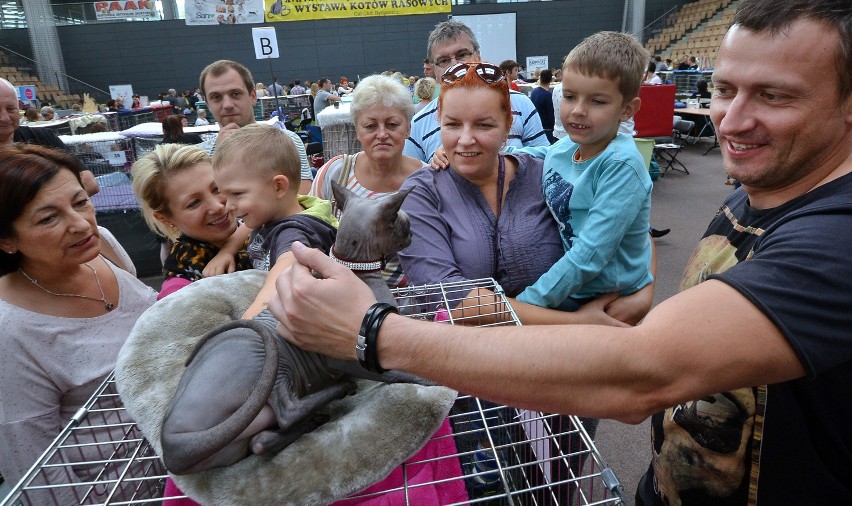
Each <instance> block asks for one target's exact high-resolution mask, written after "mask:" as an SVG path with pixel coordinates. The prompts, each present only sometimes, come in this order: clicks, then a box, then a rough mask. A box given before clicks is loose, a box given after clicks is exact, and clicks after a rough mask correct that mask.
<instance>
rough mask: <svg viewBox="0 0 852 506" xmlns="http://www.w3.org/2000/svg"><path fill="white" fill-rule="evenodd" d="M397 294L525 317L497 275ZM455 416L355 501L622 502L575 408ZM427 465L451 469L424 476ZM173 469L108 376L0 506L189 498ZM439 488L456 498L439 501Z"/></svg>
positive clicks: (451, 311) (449, 308)
mask: <svg viewBox="0 0 852 506" xmlns="http://www.w3.org/2000/svg"><path fill="white" fill-rule="evenodd" d="M395 296H396V298H397V302H398V304H399V307H400V312H401V313H402V314H405V315H407V316H409V317H411V318H417V319H423V320H429V321H436V320H437V321H438V322H443V323H436V324H454V325H475V326H484V325H489V326H493V325H519V324H520V322H519V321H518V319H517V317H516V315H515V313H514V311H513V310H512V308H511V306H510V305H509V303H508V301H507V300H506V298H505V296H504V295H503V292H502V289H501V288H500V286H499V285H498V284H496V283H495V282H494V281H493V280H491V279H483V280H475V281H468V282H460V283H445V284H434V285H425V286H417V287H409V288H403V289H399V290H396V291H395ZM461 306H464V309H460V308H461ZM448 422H449V427H450V428H451V430H447V431H443V432H442V430H439V431H438V432H437V433H436V434H435V435H434V436H433V438H432V439H431V440H430V443H438V444H440V445H441V446H442V448H444V449H447V448H449V449H450V451H442V452H440V453H439V454H431V455H429V456H428V457H425V458H423V459H420V460H416V459H409V461H407V462H406V463H405V464H403V465H402V466H401V468H400V469H401V476H402V477H403V478H402V480H401V485H398V486H397V485H388V486H387V487H383V486H380V485H381V484H384V483H385V482H384V481H383V482H380V485H377V486H374V487H371V488H369V489H367V490H366V491H363V492H361V493H359V494H355V495H353V496H351V497H350V498H349V499H348V500H347V501H349V503H352V504H357V503H358V502H359V501H363V500H367V499H371V498H374V497H378V496H383V497H384V499H385V501H386V502H385V503H383V504H394V505H396V504H399V505H403V504H405V505H409V504H411V505H422V504H428V505H432V504H488V505H568V504H571V505H599V504H621V492H622V490H621V485H620V484H619V482H618V480H617V479H616V477H615V474H614V473H613V472H612V470H611V469H610V468H609V467H607V465H606V462H605V461H604V459H603V457H602V456H601V455H600V453H599V452H598V450H597V448H596V447H595V444H594V441H592V438H590V437H589V434H588V433H587V432H586V430H585V428H584V427H583V424H582V423H581V422H580V420H578V419H577V418H576V417H573V416H562V415H555V414H545V413H538V412H534V411H527V410H520V409H516V408H511V407H506V406H499V405H496V404H493V403H489V402H486V401H483V400H480V399H477V398H474V397H469V396H465V395H460V396H459V398H458V400H457V401H456V403H455V405H454V407H453V409H452V410H451V412H450V414H449V416H448ZM418 455H419V454H418ZM426 466H432V467H434V468H441V469H443V470H445V471H446V470H448V469H449V470H451V471H448V472H443V473H440V474H438V473H436V474H431V475H429V476H430V479H428V480H425V481H424V480H421V479H418V476H422V473H420V470H421V469H422V468H424V467H426ZM395 472H397V471H395ZM166 477H167V473H166V471H165V469H164V467H163V465H162V463H161V461H160V460H159V458H158V457H157V456H156V455H155V454H154V452H153V450H152V448H151V446H150V445H149V444H148V443H147V441H146V440H145V439H144V438H143V437H142V435H141V434H140V433H139V431H138V429H137V428H136V425H135V424H134V423H133V422H132V420H130V419H129V416H128V415H127V413H126V411H125V410H124V407H123V403H122V402H121V399H120V398H119V397H118V395H117V394H116V390H115V384H114V382H113V380H112V378H111V377H110V378H109V379H107V381H106V382H105V383H104V384H103V385H102V386H101V387H100V388H99V389H98V391H97V392H95V394H94V395H93V397H92V399H91V400H90V401H89V402H88V403H87V405H86V406H84V407H83V408H81V410H80V411H79V412H78V414H77V416H75V417H74V419H73V420H72V421H71V423H70V424H69V425H68V427H66V429H65V430H63V432H62V433H61V434H60V435H59V436H58V437H57V439H56V441H55V442H54V443H53V444H52V445H51V447H50V448H49V449H48V450H47V451H46V452H45V453H44V454H43V455H42V456H41V457H40V458H39V460H38V461H37V462H36V463H35V464H34V465H33V467H32V468H31V469H30V471H29V472H28V473H27V474H26V475H25V476H24V478H23V479H22V480H21V481H20V482H19V483H18V484H17V485H16V486H15V488H14V489H13V491H12V493H11V494H10V495H9V496H7V497H6V498H5V499H4V500H3V501H2V503H0V506H6V505H14V504H18V503H19V502H20V504H25V505H28V504H36V505H52V504H61V505H69V504H104V505H106V504H109V505H124V504H149V503H159V502H160V501H162V503H163V504H166V505H167V504H169V502H171V501H170V500H171V499H181V498H182V497H172V498H169V499H165V500H164V499H162V498H161V496H162V493H163V489H164V486H165V480H166ZM389 483H393V482H392V481H390V482H389ZM426 488H429V489H430V490H433V491H439V492H440V491H442V490H444V491H446V490H449V489H453V490H454V494H445V495H440V494H438V495H437V496H436V495H434V494H433V495H432V496H429V497H433V499H431V500H429V502H424V497H426V495H425V494H420V493H419V492H420V491H421V490H425V489H426ZM434 497H453V499H452V500H451V501H446V502H442V501H440V500H438V499H435V498H434Z"/></svg>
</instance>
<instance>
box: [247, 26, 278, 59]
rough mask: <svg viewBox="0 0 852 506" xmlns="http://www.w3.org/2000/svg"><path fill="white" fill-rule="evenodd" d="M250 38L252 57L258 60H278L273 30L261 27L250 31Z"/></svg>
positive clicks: (269, 27)
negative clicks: (252, 43) (252, 42)
mask: <svg viewBox="0 0 852 506" xmlns="http://www.w3.org/2000/svg"><path fill="white" fill-rule="evenodd" d="M251 38H252V40H254V56H255V58H257V59H258V60H266V59H268V58H278V39H277V38H276V37H275V28H273V27H271V26H263V27H260V28H252V29H251Z"/></svg>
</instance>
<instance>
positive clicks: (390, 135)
mask: <svg viewBox="0 0 852 506" xmlns="http://www.w3.org/2000/svg"><path fill="white" fill-rule="evenodd" d="M351 111H352V120H353V121H354V123H355V133H356V134H357V136H358V140H359V141H360V142H361V146H363V149H364V150H363V151H361V152H359V153H356V154H354V155H340V156H336V157H334V158H332V159H331V160H329V161H328V162H327V163H326V164H325V165H323V166H322V168H320V169H319V171H318V172H317V175H316V178H315V179H314V184H313V186H312V187H311V195H314V196H317V197H320V198H324V199H331V198H332V194H331V181H332V180H335V181H337V182H339V183H341V184H342V185H344V186H345V187H346V188H348V189H349V190H351V191H352V192H354V193H355V194H356V195H358V196H361V197H367V198H373V199H382V198H385V197H386V196H388V195H390V194H391V193H394V192H396V191H397V190H399V187H400V186H402V182H403V181H405V178H407V177H408V176H409V174H412V173H414V172H415V171H417V170H419V169H420V168H422V167H423V162H421V161H420V160H417V159H415V158H411V157H409V156H405V155H403V154H402V148H403V147H404V146H405V139H407V138H408V134H409V132H410V129H411V117H412V116H413V115H414V105H413V104H412V103H411V95H410V94H409V93H408V89H407V88H406V87H405V86H404V85H403V84H402V83H400V82H399V81H397V80H396V79H394V78H392V77H388V76H382V75H373V76H370V77H367V78H366V79H364V80H363V81H361V82H359V83H358V87H357V88H355V92H354V93H353V95H352V106H351ZM382 274H383V276H384V278H385V281H387V283H388V286H390V287H392V288H394V287H397V286H403V285H404V284H405V281H406V280H405V276H404V275H403V272H402V270H401V268H400V267H399V261H398V260H397V259H396V258H393V259H392V260H391V261H388V264H387V267H386V268H385V270H384V272H383V273H382Z"/></svg>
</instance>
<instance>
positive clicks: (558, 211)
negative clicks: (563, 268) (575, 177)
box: [544, 170, 574, 250]
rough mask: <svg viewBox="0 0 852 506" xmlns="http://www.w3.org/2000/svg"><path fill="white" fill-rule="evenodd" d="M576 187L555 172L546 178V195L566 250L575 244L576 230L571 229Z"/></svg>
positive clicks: (552, 171)
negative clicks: (573, 196)
mask: <svg viewBox="0 0 852 506" xmlns="http://www.w3.org/2000/svg"><path fill="white" fill-rule="evenodd" d="M572 193H574V185H573V184H571V183H569V182H568V181H566V180H565V179H563V178H562V176H561V175H560V174H559V173H558V172H556V171H555V170H549V171H548V173H547V175H546V176H545V178H544V195H545V200H546V201H547V207H548V208H550V213H551V214H552V215H553V217H554V218H555V219H556V223H557V225H558V227H559V235H560V237H561V238H562V244H563V246H565V249H566V250H569V249H571V246H573V244H574V242H573V241H574V229H573V228H572V227H571V223H570V220H571V194H572Z"/></svg>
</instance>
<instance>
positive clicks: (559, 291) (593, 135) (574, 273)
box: [513, 32, 653, 310]
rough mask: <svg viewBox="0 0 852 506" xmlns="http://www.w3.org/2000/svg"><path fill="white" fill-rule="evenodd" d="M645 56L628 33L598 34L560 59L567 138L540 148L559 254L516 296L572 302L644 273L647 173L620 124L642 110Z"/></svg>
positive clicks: (625, 285)
mask: <svg viewBox="0 0 852 506" xmlns="http://www.w3.org/2000/svg"><path fill="white" fill-rule="evenodd" d="M647 64H648V54H647V52H646V51H645V49H644V48H643V47H642V46H641V44H639V42H637V41H636V39H635V38H633V37H632V36H631V35H629V34H625V33H618V32H599V33H596V34H594V35H591V36H589V37H587V38H586V39H585V40H583V41H582V42H581V43H580V44H579V45H578V46H577V47H575V48H574V49H573V50H572V51H571V52H570V53H569V54H568V56H567V57H565V61H564V63H563V66H562V103H561V104H560V117H561V120H562V123H563V125H564V126H565V130H566V131H567V132H568V137H565V138H563V139H561V140H560V141H558V142H557V143H556V144H553V145H552V146H548V147H544V148H523V149H514V150H513V151H515V152H518V151H519V152H523V153H529V154H532V155H534V156H537V157H540V158H544V172H543V175H542V178H543V181H542V184H543V190H544V196H545V200H546V201H547V205H548V207H549V208H550V212H551V214H553V217H554V218H555V219H556V221H557V223H558V224H559V230H560V235H561V237H562V245H563V246H564V247H565V255H564V256H563V257H562V258H561V259H560V260H559V261H558V262H557V263H556V264H554V265H553V267H551V268H550V270H549V271H548V272H546V273H545V274H543V275H542V276H541V277H540V278H539V279H538V281H536V283H535V284H533V285H532V286H530V287H527V289H526V290H524V291H523V292H522V293H521V294H520V295H519V296H518V300H520V301H522V302H526V303H529V304H536V305H538V306H545V307H559V308H561V309H566V310H572V309H576V308H578V307H579V305H581V304H583V303H584V302H586V301H588V300H591V299H593V298H595V297H598V296H600V295H602V294H605V293H610V292H618V293H620V294H622V295H626V294H630V293H633V292H635V291H637V290H639V289H640V288H642V287H643V286H645V285H647V284H648V283H650V282H652V281H653V277H652V276H651V273H650V264H651V242H650V237H649V234H648V230H649V219H650V213H651V178H650V176H649V174H648V171H647V169H646V167H645V163H644V161H643V159H642V156H641V155H640V154H639V151H638V150H637V149H636V145H635V143H634V142H633V139H632V138H631V137H630V136H628V135H626V134H620V133H618V127H619V125H620V124H621V122H622V121H625V120H627V119H629V118H631V117H633V115H634V114H636V111H638V110H639V106H640V103H641V101H640V99H639V97H638V95H639V86H640V85H641V82H642V75H643V72H644V69H645V67H646V66H647Z"/></svg>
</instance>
